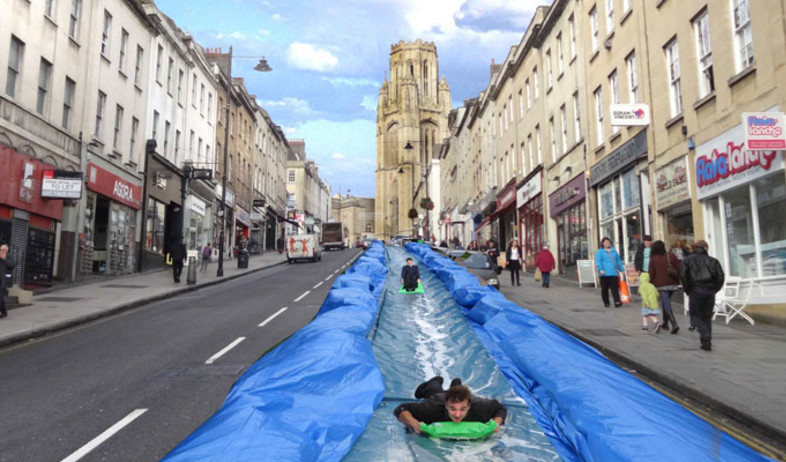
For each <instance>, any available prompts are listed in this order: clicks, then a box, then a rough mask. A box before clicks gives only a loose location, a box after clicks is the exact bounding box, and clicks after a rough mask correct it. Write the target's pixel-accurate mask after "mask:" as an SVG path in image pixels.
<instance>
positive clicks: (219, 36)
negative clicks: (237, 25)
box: [216, 31, 246, 40]
mask: <svg viewBox="0 0 786 462" xmlns="http://www.w3.org/2000/svg"><path fill="white" fill-rule="evenodd" d="M224 38H231V39H233V40H246V34H244V33H242V32H240V31H235V32H230V33H229V34H216V39H218V40H221V39H224Z"/></svg>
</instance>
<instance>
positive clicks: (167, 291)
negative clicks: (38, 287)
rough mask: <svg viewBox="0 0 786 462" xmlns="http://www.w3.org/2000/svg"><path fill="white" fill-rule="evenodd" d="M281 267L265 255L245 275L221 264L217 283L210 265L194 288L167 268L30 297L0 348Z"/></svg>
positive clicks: (5, 323) (0, 330) (13, 316)
mask: <svg viewBox="0 0 786 462" xmlns="http://www.w3.org/2000/svg"><path fill="white" fill-rule="evenodd" d="M286 261H287V259H286V256H285V255H281V254H279V253H278V252H265V253H264V254H263V255H254V256H252V257H251V258H250V259H249V262H248V269H238V268H237V259H232V260H224V276H223V277H221V278H219V277H216V269H217V267H218V263H217V262H215V261H213V262H211V263H210V264H209V265H208V269H207V271H201V272H200V271H198V270H197V283H196V284H194V285H188V284H186V279H187V275H188V266H186V267H184V268H183V275H182V276H181V278H180V281H181V282H180V283H179V284H175V283H174V282H173V280H172V270H171V269H169V268H168V267H167V269H166V270H161V271H153V272H146V273H142V274H132V275H129V276H121V277H116V278H104V279H101V280H96V281H91V282H89V283H83V284H75V285H73V286H70V287H65V288H61V289H59V290H56V291H52V292H47V293H44V294H39V295H36V296H34V297H33V304H32V305H28V306H24V307H19V308H15V309H13V310H9V312H8V317H7V318H3V319H0V347H4V346H7V345H11V344H14V343H18V342H23V341H25V340H29V339H33V338H36V337H41V336H43V335H46V334H49V333H52V332H56V331H58V330H62V329H66V328H68V327H72V326H76V325H78V324H82V323H85V322H88V321H90V320H93V319H98V318H101V317H104V316H109V315H112V314H115V313H119V312H121V311H124V310H128V309H130V308H134V307H136V306H140V305H144V304H146V303H150V302H153V301H156V300H162V299H166V298H170V297H174V296H176V295H178V294H181V293H184V292H188V291H192V290H196V289H198V288H201V287H206V286H211V285H214V284H219V283H221V282H223V281H228V280H232V279H235V278H238V277H240V276H243V275H245V274H249V273H253V272H256V271H261V270H263V269H265V268H269V267H271V266H275V265H278V264H282V263H286ZM197 263H199V262H197Z"/></svg>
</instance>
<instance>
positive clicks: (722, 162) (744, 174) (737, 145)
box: [695, 124, 783, 199]
mask: <svg viewBox="0 0 786 462" xmlns="http://www.w3.org/2000/svg"><path fill="white" fill-rule="evenodd" d="M695 167H696V196H697V197H698V198H699V199H704V198H706V197H709V196H712V195H715V194H718V193H721V192H723V191H726V190H728V189H731V188H734V187H737V186H739V185H743V184H747V183H750V182H751V181H753V180H755V179H757V178H761V177H763V176H766V175H769V174H770V173H772V172H776V171H778V170H782V169H783V151H772V150H771V151H751V150H748V149H745V129H744V128H743V126H742V124H740V125H737V126H736V127H734V128H732V129H731V130H729V131H727V132H726V133H724V134H722V135H720V136H717V137H715V138H713V139H711V140H710V141H708V142H706V143H704V144H702V145H701V146H698V147H697V148H696V163H695Z"/></svg>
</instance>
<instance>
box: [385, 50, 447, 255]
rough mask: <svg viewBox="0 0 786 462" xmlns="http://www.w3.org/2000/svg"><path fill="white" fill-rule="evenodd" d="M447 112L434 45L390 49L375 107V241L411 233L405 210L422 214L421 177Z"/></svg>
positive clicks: (411, 222) (442, 133)
mask: <svg viewBox="0 0 786 462" xmlns="http://www.w3.org/2000/svg"><path fill="white" fill-rule="evenodd" d="M450 110H451V102H450V88H449V87H448V84H447V82H446V81H445V78H444V77H442V79H440V78H439V64H438V61H437V47H436V46H435V45H434V43H424V42H422V41H421V40H420V39H418V40H417V41H415V42H414V43H413V42H404V41H403V40H402V41H400V42H398V43H397V44H394V45H391V46H390V79H389V80H388V78H387V77H386V78H385V82H384V83H383V84H382V88H380V90H379V103H378V104H377V170H376V189H377V190H376V201H375V207H376V209H375V212H376V218H375V221H376V222H375V229H376V234H377V237H378V238H382V239H386V240H387V239H389V238H390V237H392V236H395V235H396V234H399V235H407V236H410V235H413V234H415V231H416V230H415V225H414V220H412V219H410V218H409V211H410V209H413V208H414V209H416V210H417V212H418V213H422V212H423V210H421V208H420V204H419V201H420V198H423V197H426V194H425V190H423V188H422V186H423V185H422V184H421V182H422V175H423V174H424V173H425V172H426V169H427V168H429V166H430V165H431V161H432V159H433V158H434V156H439V150H440V146H441V145H442V142H443V140H444V139H445V138H446V137H447V136H448V114H449V113H450ZM413 198H416V200H414V201H413ZM413 202H414V204H413ZM434 212H439V211H438V210H434Z"/></svg>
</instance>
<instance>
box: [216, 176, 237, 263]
mask: <svg viewBox="0 0 786 462" xmlns="http://www.w3.org/2000/svg"><path fill="white" fill-rule="evenodd" d="M234 204H235V195H234V194H233V193H232V191H231V190H229V189H227V193H226V201H225V203H224V207H221V185H220V184H219V185H216V206H215V210H216V213H215V223H214V226H213V242H214V244H213V248H215V249H218V246H219V245H220V243H221V233H222V229H223V233H224V257H225V258H231V256H232V252H229V249H231V248H232V247H233V246H234V244H233V243H234V242H235V241H234V238H235V233H234V230H235V207H234ZM223 215H226V216H223Z"/></svg>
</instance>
